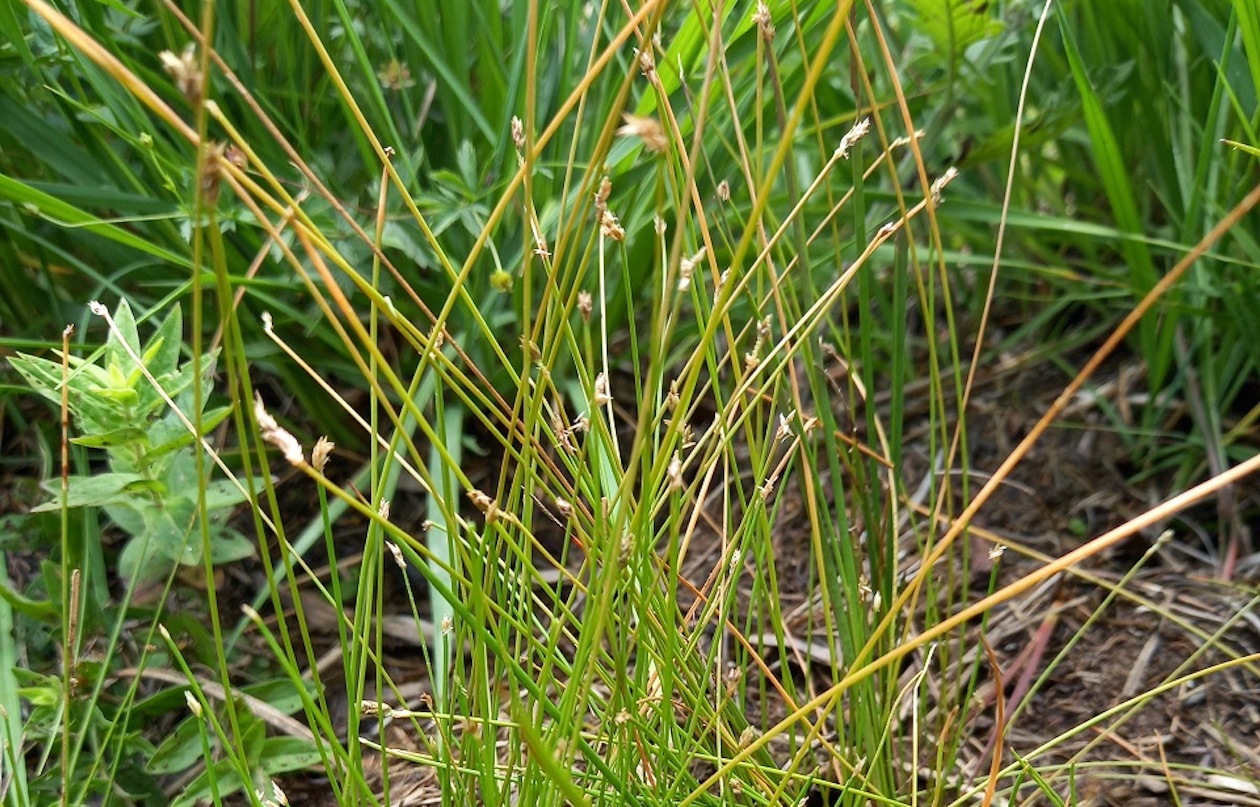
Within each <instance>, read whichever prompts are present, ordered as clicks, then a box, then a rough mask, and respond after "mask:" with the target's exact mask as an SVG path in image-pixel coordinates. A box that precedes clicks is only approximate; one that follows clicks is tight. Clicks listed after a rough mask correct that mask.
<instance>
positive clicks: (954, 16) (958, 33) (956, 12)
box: [907, 0, 1002, 60]
mask: <svg viewBox="0 0 1260 807" xmlns="http://www.w3.org/2000/svg"><path fill="white" fill-rule="evenodd" d="M907 1H908V3H909V5H910V6H911V7H912V8H913V9H914V10H915V12H916V14H917V16H918V25H917V26H916V28H917V30H919V31H921V32H923V33H924V34H927V36H928V37H929V38H930V39H931V40H932V44H933V45H935V46H936V48H937V49H938V50H939V51H942V52H944V53H947V54H949V58H950V59H951V60H952V59H956V58H958V57H959V56H961V55H962V52H963V51H964V50H966V48H967V47H968V46H970V45H972V44H974V43H976V42H979V41H980V40H981V39H988V38H990V37H993V36H996V35H997V34H999V33H1001V31H1002V23H1001V21H999V20H996V19H994V18H993V17H992V16H990V8H991V7H992V5H993V4H992V3H991V2H990V0H907Z"/></svg>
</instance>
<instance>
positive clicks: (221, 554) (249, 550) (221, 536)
mask: <svg viewBox="0 0 1260 807" xmlns="http://www.w3.org/2000/svg"><path fill="white" fill-rule="evenodd" d="M192 540H194V541H196V540H198V536H196V535H193V536H192ZM254 553H255V548H254V542H253V541H251V540H249V539H248V538H246V537H245V536H244V535H241V534H240V533H239V532H237V531H236V530H233V529H230V528H227V527H223V528H221V529H219V530H217V531H214V532H212V533H211V535H210V560H211V561H213V562H214V564H215V565H216V566H218V565H219V564H222V563H235V562H236V561H238V560H245V559H246V558H252V557H254Z"/></svg>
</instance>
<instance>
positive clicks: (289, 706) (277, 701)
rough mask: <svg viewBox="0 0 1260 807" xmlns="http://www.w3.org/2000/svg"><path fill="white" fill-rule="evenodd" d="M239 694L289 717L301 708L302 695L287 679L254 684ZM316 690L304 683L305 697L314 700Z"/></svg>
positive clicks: (312, 685) (244, 688)
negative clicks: (243, 694)
mask: <svg viewBox="0 0 1260 807" xmlns="http://www.w3.org/2000/svg"><path fill="white" fill-rule="evenodd" d="M241 692H244V693H245V694H246V695H249V696H251V697H254V698H257V699H258V700H260V701H264V702H265V703H266V704H267V705H268V706H270V707H271V708H272V709H275V710H277V711H279V712H282V713H284V714H286V715H291V714H293V713H294V712H296V711H297V710H299V709H301V708H302V694H301V693H300V692H299V691H298V689H297V687H296V686H295V685H294V683H293V681H292V679H289V678H272V679H271V680H269V681H259V682H258V683H255V684H249V685H248V686H243V687H241ZM315 694H316V688H315V685H314V684H313V683H310V682H306V695H307V697H310V698H314V697H315Z"/></svg>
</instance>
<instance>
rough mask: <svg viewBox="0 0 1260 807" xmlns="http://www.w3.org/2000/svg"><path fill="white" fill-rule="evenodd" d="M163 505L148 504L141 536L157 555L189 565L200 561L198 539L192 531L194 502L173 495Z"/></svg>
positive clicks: (144, 509)
mask: <svg viewBox="0 0 1260 807" xmlns="http://www.w3.org/2000/svg"><path fill="white" fill-rule="evenodd" d="M164 504H165V506H164V507H159V506H158V505H156V504H154V505H149V506H146V507H144V508H143V509H142V510H141V512H142V513H143V514H144V528H145V534H144V537H146V538H148V539H149V541H150V542H151V545H152V547H153V550H154V551H155V552H157V553H158V554H159V555H161V556H163V557H165V558H168V559H170V560H173V561H175V562H176V563H181V564H183V565H185V566H191V565H194V564H197V563H200V562H201V541H200V540H196V539H195V536H194V535H193V533H192V526H193V519H192V515H193V512H194V509H195V507H196V505H195V504H194V503H193V502H192V501H191V500H190V499H188V498H187V497H186V496H182V495H179V496H172V497H170V498H168V499H167V500H166V501H165V502H164Z"/></svg>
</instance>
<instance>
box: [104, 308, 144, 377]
mask: <svg viewBox="0 0 1260 807" xmlns="http://www.w3.org/2000/svg"><path fill="white" fill-rule="evenodd" d="M113 319H114V325H115V326H116V327H114V328H110V329H109V338H108V339H106V340H105V366H106V367H111V368H112V367H113V366H116V367H117V368H118V369H119V371H120V372H121V373H122V375H123V378H126V377H127V376H129V375H131V373H133V372H134V371H135V370H136V369H137V367H136V363H135V361H133V360H132V358H131V356H130V355H128V352H127V350H126V349H125V347H124V345H126V347H129V348H131V352H132V353H134V354H135V355H137V356H139V355H140V334H139V332H138V331H137V330H136V318H135V316H134V315H133V314H132V313H131V305H130V304H129V303H128V302H127V300H126V298H122V299H119V301H118V307H117V308H115V309H114V317H113Z"/></svg>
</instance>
